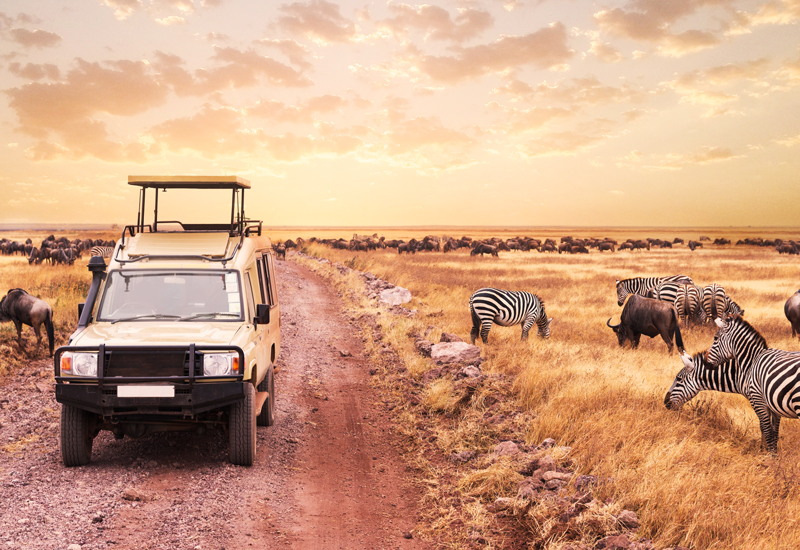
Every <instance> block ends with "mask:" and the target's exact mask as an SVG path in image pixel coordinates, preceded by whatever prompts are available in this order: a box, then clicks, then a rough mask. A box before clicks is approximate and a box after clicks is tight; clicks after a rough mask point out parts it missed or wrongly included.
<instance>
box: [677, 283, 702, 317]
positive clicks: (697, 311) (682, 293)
mask: <svg viewBox="0 0 800 550" xmlns="http://www.w3.org/2000/svg"><path fill="white" fill-rule="evenodd" d="M675 309H677V310H678V315H679V316H680V317H683V326H688V325H689V320H690V319H691V320H692V321H694V320H697V321H699V322H701V323H705V322H706V312H705V310H703V289H702V288H700V287H699V286H696V285H679V286H678V289H677V293H676V295H675Z"/></svg>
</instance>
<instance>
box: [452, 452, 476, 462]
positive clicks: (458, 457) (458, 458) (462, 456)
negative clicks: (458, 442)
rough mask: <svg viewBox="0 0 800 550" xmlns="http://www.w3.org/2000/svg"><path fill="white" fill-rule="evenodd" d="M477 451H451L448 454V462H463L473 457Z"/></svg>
mask: <svg viewBox="0 0 800 550" xmlns="http://www.w3.org/2000/svg"><path fill="white" fill-rule="evenodd" d="M476 454H477V453H475V451H461V452H460V453H453V454H451V455H450V462H455V463H464V462H469V461H470V460H472V459H473V458H475V456H476Z"/></svg>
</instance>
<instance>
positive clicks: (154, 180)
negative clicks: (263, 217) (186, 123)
mask: <svg viewBox="0 0 800 550" xmlns="http://www.w3.org/2000/svg"><path fill="white" fill-rule="evenodd" d="M128 185H134V186H136V187H139V188H140V189H139V212H138V214H137V217H136V226H135V231H136V232H138V233H141V232H144V230H145V227H148V226H149V229H150V231H152V232H154V233H156V232H158V223H159V220H158V190H159V189H162V190H166V189H230V190H231V220H230V223H229V224H225V223H194V224H184V223H181V222H179V221H174V220H170V221H168V222H167V221H163V220H162V221H161V223H162V224H163V223H171V224H175V223H178V224H180V226H181V229H182V230H184V231H227V232H228V234H229V235H230V236H231V237H238V236H240V235H243V234H244V231H245V229H246V227H247V224H248V223H258V222H257V221H256V220H248V219H247V218H246V217H245V215H244V191H245V189H250V182H249V181H248V180H246V179H244V178H240V177H239V176H128ZM148 189H152V190H153V192H154V193H155V206H154V210H153V223H152V224H146V223H145V207H146V204H147V200H146V199H147V195H148V193H147V190H148ZM128 227H130V226H128ZM133 234H134V233H131V235H133ZM258 234H259V235H260V234H261V232H260V225H259V233H258ZM123 236H124V231H123Z"/></svg>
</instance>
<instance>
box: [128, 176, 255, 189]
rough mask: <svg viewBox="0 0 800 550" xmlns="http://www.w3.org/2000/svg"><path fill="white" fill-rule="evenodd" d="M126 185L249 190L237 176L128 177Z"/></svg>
mask: <svg viewBox="0 0 800 550" xmlns="http://www.w3.org/2000/svg"><path fill="white" fill-rule="evenodd" d="M128 185H135V186H137V187H142V188H144V189H149V188H156V189H250V182H249V181H248V180H246V179H244V178H240V177H239V176H128Z"/></svg>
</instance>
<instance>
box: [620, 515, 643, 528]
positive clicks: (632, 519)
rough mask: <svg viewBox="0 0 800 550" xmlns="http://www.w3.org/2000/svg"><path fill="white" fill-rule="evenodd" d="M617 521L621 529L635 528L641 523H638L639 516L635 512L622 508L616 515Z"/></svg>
mask: <svg viewBox="0 0 800 550" xmlns="http://www.w3.org/2000/svg"><path fill="white" fill-rule="evenodd" d="M617 521H618V522H619V524H620V526H621V527H622V528H623V529H630V530H635V529H638V528H639V526H640V525H641V524H640V523H639V516H637V515H636V512H632V511H631V510H623V511H622V513H621V514H620V515H618V516H617Z"/></svg>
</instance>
